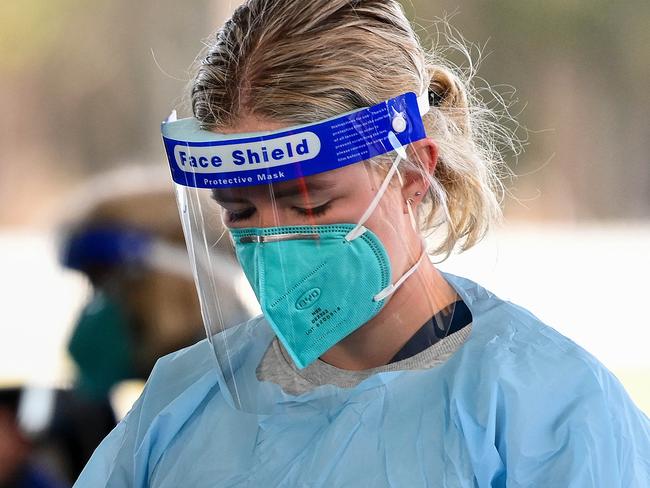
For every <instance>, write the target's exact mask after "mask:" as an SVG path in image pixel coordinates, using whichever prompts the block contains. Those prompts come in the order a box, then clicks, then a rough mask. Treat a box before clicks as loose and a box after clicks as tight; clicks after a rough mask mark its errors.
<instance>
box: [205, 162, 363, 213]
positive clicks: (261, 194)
mask: <svg viewBox="0 0 650 488" xmlns="http://www.w3.org/2000/svg"><path fill="white" fill-rule="evenodd" d="M368 177H369V175H368V172H367V170H366V168H365V165H364V164H360V163H356V164H352V165H349V166H345V167H343V168H338V169H335V170H332V171H326V172H324V173H318V174H315V175H311V176H305V177H303V178H297V179H294V180H289V181H281V182H277V183H270V184H266V185H254V186H244V187H238V188H220V189H214V190H212V196H213V197H214V199H215V200H217V201H218V202H225V203H226V202H240V201H248V200H251V199H260V198H269V197H273V198H276V199H277V198H292V197H294V198H295V197H307V196H310V195H317V194H334V193H338V192H346V191H348V190H352V189H354V187H355V184H356V185H358V184H359V183H360V182H362V181H364V180H368ZM367 184H368V183H367V182H365V183H364V185H367Z"/></svg>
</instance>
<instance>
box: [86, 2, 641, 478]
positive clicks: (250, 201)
mask: <svg viewBox="0 0 650 488" xmlns="http://www.w3.org/2000/svg"><path fill="white" fill-rule="evenodd" d="M191 93H192V103H193V105H192V108H193V115H194V117H192V118H189V119H182V120H174V117H171V118H170V119H169V120H168V121H167V123H165V124H164V125H163V129H162V130H163V138H164V142H165V148H166V150H167V154H168V158H169V162H170V166H171V169H172V176H173V179H174V181H175V183H176V192H177V200H178V206H179V212H180V216H181V219H182V221H183V224H184V230H185V237H186V240H187V243H188V249H189V251H190V256H191V259H192V261H193V263H194V266H195V269H196V270H197V271H196V273H197V285H198V292H199V296H200V299H201V300H200V301H201V305H202V306H203V307H204V308H203V311H204V313H203V315H204V319H205V321H206V328H207V332H208V338H207V340H205V341H202V342H200V343H198V344H196V345H194V346H192V347H189V348H185V349H183V350H180V351H177V352H175V353H173V354H170V355H168V356H166V357H164V358H162V359H161V360H159V361H158V362H157V364H156V366H155V368H154V370H153V372H152V374H151V376H150V378H149V380H148V382H147V386H146V387H145V390H144V391H143V394H142V395H141V397H140V398H139V400H138V401H137V403H136V405H135V406H134V408H133V410H132V411H131V412H130V413H129V415H128V416H127V417H126V418H125V419H124V420H123V421H122V422H120V424H119V425H118V426H117V427H116V428H115V429H114V430H113V431H112V432H111V434H110V435H109V436H108V437H107V438H106V439H105V440H104V441H103V442H102V444H101V445H100V447H99V448H98V449H97V451H96V452H95V454H94V455H93V457H92V458H91V460H90V462H89V464H88V465H87V466H86V468H85V469H84V471H83V472H82V474H81V476H80V477H79V479H78V481H77V485H76V486H79V487H93V486H137V487H140V486H158V487H163V486H165V487H172V486H205V487H214V486H405V487H414V486H446V487H447V486H448V487H456V486H481V487H488V486H489V487H493V486H581V487H582V486H607V487H612V486H617V487H629V486H639V487H645V486H648V485H649V484H650V421H649V420H648V418H647V417H646V416H645V415H644V414H643V413H642V412H640V411H639V410H638V408H637V407H636V406H635V405H634V404H633V402H632V401H631V399H630V398H629V396H628V395H627V393H626V392H625V390H624V388H623V387H622V385H621V384H620V383H619V382H618V380H617V379H616V378H615V377H614V376H613V375H612V374H611V373H610V372H609V371H608V370H607V369H606V368H605V367H604V366H603V365H602V364H600V363H599V362H598V361H597V360H596V359H595V358H594V357H593V356H591V355H590V354H589V353H587V352H586V351H585V350H583V349H582V348H580V347H579V346H577V345H576V344H574V343H573V342H571V341H570V340H568V339H567V338H565V337H563V336H562V335H561V334H559V333H558V332H557V331H555V330H553V329H551V328H550V327H548V326H546V325H545V324H543V323H542V322H541V321H540V320H539V319H538V318H537V317H535V316H534V315H533V314H532V313H530V312H529V311H527V310H525V309H524V308H522V307H520V306H518V305H515V304H513V303H511V302H508V301H505V300H502V299H500V298H499V297H497V296H496V295H494V294H493V293H491V292H490V291H489V290H487V289H485V288H483V287H482V286H481V285H479V284H478V283H475V282H473V281H472V280H470V279H467V278H462V277H459V276H455V275H452V274H449V273H442V272H440V271H438V270H437V269H436V267H435V266H434V263H432V262H431V261H430V260H429V259H428V256H427V252H426V249H425V248H424V246H423V243H422V237H423V236H424V235H428V234H429V233H430V232H432V231H434V230H446V232H445V233H444V234H443V240H442V242H441V243H440V244H439V246H438V247H437V248H436V249H434V251H433V253H432V254H434V255H442V256H445V257H447V256H449V254H450V253H451V252H452V251H453V250H454V249H455V248H456V246H460V248H461V250H466V249H469V248H470V247H472V246H473V245H475V244H476V243H477V242H478V241H479V240H480V239H481V238H482V237H483V236H484V235H485V233H486V232H487V229H488V228H489V227H490V226H491V225H492V224H494V223H495V222H496V221H498V218H499V216H500V209H499V204H500V200H499V198H498V193H499V188H500V181H499V179H500V177H501V176H502V175H501V174H500V172H499V171H500V168H501V166H502V164H503V159H502V158H503V155H502V154H501V153H500V152H499V150H498V149H499V148H500V147H501V146H500V145H499V144H497V142H504V141H503V140H500V141H499V137H500V136H501V137H503V136H504V135H505V142H506V143H510V144H512V140H511V139H509V135H508V134H507V131H505V132H504V129H503V127H501V126H500V125H499V124H495V123H494V117H495V113H494V112H493V111H492V110H490V109H489V108H488V107H487V106H486V105H485V104H484V103H483V102H482V101H481V100H480V99H479V98H477V97H476V93H475V92H474V91H473V88H472V84H471V79H468V78H467V77H465V76H464V75H463V73H462V72H459V71H458V70H456V69H455V68H454V67H453V66H452V65H450V64H449V63H447V62H446V61H445V60H444V59H442V58H441V57H440V56H438V55H437V53H435V52H434V53H426V52H425V51H424V50H423V48H422V46H421V45H420V43H419V42H418V39H417V38H416V36H415V35H414V33H413V31H412V28H411V26H410V24H409V22H408V21H407V20H406V18H405V16H404V13H403V11H402V9H401V7H400V5H399V4H398V3H397V2H395V1H392V0H382V1H378V0H369V1H364V0H361V1H343V0H314V1H310V2H299V1H296V0H275V1H273V0H249V1H247V2H246V3H245V4H244V5H243V6H241V7H239V8H238V9H237V10H236V11H235V13H234V14H233V16H232V18H231V19H230V20H229V21H228V22H226V24H225V25H224V26H223V28H221V29H220V30H219V31H218V32H217V33H216V35H215V36H214V38H213V39H212V40H211V42H210V43H209V45H208V47H207V53H206V55H205V57H204V58H203V59H202V61H201V63H200V66H199V68H198V72H197V74H196V76H195V78H194V81H193V84H192V92H191ZM387 155H389V156H387ZM211 200H212V201H211ZM219 215H221V216H222V218H223V220H224V222H225V224H226V225H227V227H228V231H229V237H230V240H231V242H232V244H233V245H234V247H235V249H236V253H237V257H238V260H239V262H240V264H241V266H242V268H243V269H244V271H245V273H246V276H247V278H248V279H249V281H250V283H251V285H252V287H253V289H254V291H255V293H256V295H257V298H258V300H259V302H260V305H261V307H262V310H263V315H261V316H258V317H256V318H254V319H252V320H250V321H248V322H245V323H242V324H240V325H238V326H234V327H233V324H232V323H229V322H227V321H226V320H224V318H223V313H222V310H223V308H224V307H225V306H226V305H227V304H228V299H227V298H226V297H224V296H223V295H221V294H220V292H219V290H218V289H217V288H216V287H214V286H213V285H214V279H213V278H214V276H215V275H214V272H215V269H216V268H215V267H213V266H206V262H207V263H209V261H210V258H209V256H210V252H211V249H212V248H213V246H214V245H216V244H218V243H220V242H222V239H220V238H217V239H216V240H215V239H214V238H213V237H211V230H212V229H213V228H214V225H215V224H214V222H215V220H216V219H217V218H218V216H219ZM223 240H225V241H227V240H226V239H223ZM215 358H216V362H215Z"/></svg>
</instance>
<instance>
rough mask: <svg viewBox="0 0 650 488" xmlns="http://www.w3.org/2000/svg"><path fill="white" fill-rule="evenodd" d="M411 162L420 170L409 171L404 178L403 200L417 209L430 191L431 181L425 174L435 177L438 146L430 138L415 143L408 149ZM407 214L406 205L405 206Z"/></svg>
mask: <svg viewBox="0 0 650 488" xmlns="http://www.w3.org/2000/svg"><path fill="white" fill-rule="evenodd" d="M408 155H409V160H410V161H412V162H413V164H414V165H415V166H417V167H418V169H412V168H411V169H409V170H408V171H406V172H405V173H404V174H403V176H404V185H403V186H402V198H403V200H404V202H406V201H407V200H409V199H410V200H409V202H410V203H411V207H413V208H415V207H417V206H418V205H419V204H420V202H422V199H423V198H424V196H425V195H426V192H427V190H428V189H429V186H430V185H429V181H428V180H427V179H426V178H425V174H428V175H431V176H433V174H434V172H435V170H436V164H437V162H438V145H437V144H436V143H435V141H434V140H433V139H431V138H430V137H426V138H424V139H420V140H419V141H416V142H413V143H411V144H410V145H409V147H408ZM404 208H405V210H404V212H405V213H406V211H407V210H406V204H405V205H404Z"/></svg>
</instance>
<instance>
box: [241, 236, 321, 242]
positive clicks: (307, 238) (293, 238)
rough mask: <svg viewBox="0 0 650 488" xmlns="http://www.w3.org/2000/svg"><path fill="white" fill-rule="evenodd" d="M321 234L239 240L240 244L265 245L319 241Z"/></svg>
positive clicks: (251, 237)
mask: <svg viewBox="0 0 650 488" xmlns="http://www.w3.org/2000/svg"><path fill="white" fill-rule="evenodd" d="M319 239H320V235H319V234H275V235H270V236H244V237H240V238H239V243H240V244H252V243H255V244H264V243H265V242H279V241H301V240H302V241H317V240H319Z"/></svg>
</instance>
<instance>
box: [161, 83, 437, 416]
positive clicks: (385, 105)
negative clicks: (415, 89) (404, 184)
mask: <svg viewBox="0 0 650 488" xmlns="http://www.w3.org/2000/svg"><path fill="white" fill-rule="evenodd" d="M428 110H429V99H428V94H427V93H425V94H424V95H421V96H419V97H418V96H417V95H415V94H414V93H406V94H403V95H400V96H397V97H395V98H392V99H390V100H387V101H384V102H382V103H379V104H377V105H374V106H372V107H367V108H363V109H360V110H356V111H353V112H350V113H346V114H343V115H340V116H337V117H334V118H331V119H327V120H324V121H320V122H317V123H312V124H306V125H301V126H295V127H289V128H283V129H280V130H275V131H269V132H257V133H236V134H220V133H214V132H209V131H204V130H201V129H200V127H199V124H198V121H197V120H196V119H194V118H189V119H182V120H175V114H172V116H170V118H169V119H168V120H167V121H166V122H164V123H163V125H162V135H163V142H164V145H165V150H166V153H167V157H168V160H169V163H170V167H171V173H172V178H173V180H174V184H175V189H176V196H177V201H178V207H179V213H180V217H181V220H182V224H183V230H184V233H185V238H186V241H187V247H188V251H189V255H190V261H191V263H192V269H193V273H194V279H195V281H196V286H197V289H198V293H199V298H200V303H201V308H202V314H203V318H204V323H205V328H206V333H207V337H208V341H209V343H210V345H211V346H212V349H213V351H214V355H215V357H216V360H217V368H216V369H217V374H218V379H219V384H220V388H221V390H222V393H223V395H224V397H225V398H226V400H227V401H228V402H229V403H231V404H232V405H233V406H235V407H236V408H242V409H245V410H248V411H252V412H258V413H271V412H277V410H278V409H281V408H288V407H289V406H290V405H291V402H292V401H293V397H292V396H291V395H290V394H288V393H286V392H285V391H283V390H282V389H281V388H280V387H279V386H278V385H277V384H274V383H273V382H271V381H264V380H261V379H260V365H261V364H262V363H263V361H264V357H265V354H266V353H267V351H268V350H269V347H270V345H271V343H272V342H273V341H274V340H277V341H279V343H280V345H281V347H282V350H283V352H284V353H285V354H286V356H287V358H288V360H290V361H291V362H292V363H293V365H294V366H295V368H296V369H297V370H298V371H300V370H303V369H305V368H308V367H309V366H310V365H312V364H313V363H314V362H316V361H319V358H320V357H321V356H322V355H323V354H324V353H326V352H327V351H328V350H330V349H331V348H332V347H333V346H335V345H337V344H339V343H340V342H341V341H343V340H344V339H345V338H347V337H348V336H350V335H351V334H353V333H354V332H355V331H357V330H358V329H359V328H360V327H362V326H363V325H364V324H366V323H367V322H368V321H370V320H371V319H373V317H376V316H377V314H379V313H380V312H381V310H382V308H383V307H384V306H385V304H386V303H387V302H388V301H389V300H390V299H391V296H392V295H393V294H394V293H395V291H396V290H398V289H399V288H400V286H401V285H402V284H403V283H404V282H405V281H406V280H407V279H408V278H409V277H410V276H411V275H412V274H413V273H414V272H415V271H416V270H417V268H418V266H419V265H420V264H421V263H422V261H423V259H425V256H426V253H425V251H424V245H423V243H422V242H421V241H418V242H417V243H416V247H417V249H411V251H412V252H411V253H410V254H409V253H407V252H405V249H403V248H406V247H408V246H407V244H406V234H408V232H407V231H406V230H405V229H403V228H402V227H400V224H399V222H397V221H398V220H399V221H401V220H404V217H403V214H404V212H402V210H401V208H402V207H403V205H404V199H403V198H399V199H398V198H397V197H396V196H395V195H396V192H392V193H391V195H392V196H391V197H389V189H390V188H394V187H397V188H398V189H399V187H400V186H401V185H400V183H401V181H402V175H401V174H400V163H401V162H403V161H405V160H407V159H408V157H409V156H407V154H414V151H412V150H409V145H410V144H412V143H413V142H415V141H418V140H421V139H423V138H425V137H426V134H425V129H424V126H423V122H422V116H423V115H424V114H425V113H426V112H427V111H428ZM377 161H382V164H379V163H377ZM398 191H399V190H398ZM390 198H393V200H394V201H390ZM407 203H408V202H407ZM396 207H399V210H398V212H399V214H400V215H402V217H401V218H395V216H396V215H397V214H395V213H391V208H393V209H395V208H396ZM407 207H408V213H409V214H410V215H407V216H406V222H407V223H408V225H409V227H411V228H410V229H408V230H409V231H410V232H412V233H417V232H416V230H415V229H414V227H415V219H414V217H413V214H412V210H411V207H410V205H407ZM224 224H225V226H226V228H227V231H226V233H225V234H224V235H222V236H221V237H220V239H228V240H229V241H230V242H231V243H232V245H233V247H234V250H235V253H236V255H237V259H238V261H239V264H240V265H241V268H242V270H243V273H244V275H245V276H246V279H247V281H248V283H249V284H250V286H251V288H252V290H253V292H254V294H255V296H256V297H257V300H258V301H259V305H260V308H261V311H262V315H261V316H258V317H256V318H254V319H252V320H251V321H249V322H247V323H244V324H231V323H227V322H225V321H224V314H223V313H222V310H224V309H226V308H227V307H228V303H225V302H224V298H223V297H224V296H225V295H224V293H223V291H222V290H221V285H220V283H222V282H223V276H222V275H223V273H224V272H227V273H232V274H233V280H234V279H236V273H234V272H232V271H231V270H224V269H222V268H221V265H220V263H219V262H214V261H213V254H212V253H211V250H212V249H213V248H214V247H215V246H216V245H217V242H218V241H216V242H215V239H214V237H210V236H213V235H214V229H217V228H221V227H222V226H223V225H224ZM413 235H414V234H410V236H411V237H412V236H413ZM412 240H413V239H411V241H412ZM409 245H410V247H411V248H413V244H412V243H411V244H409ZM366 383H367V382H366ZM339 394H345V393H344V392H343V391H342V390H338V389H336V388H318V389H316V390H314V391H313V392H310V393H309V394H307V395H303V396H302V397H301V398H303V400H304V399H306V400H309V401H326V399H327V398H330V399H331V397H332V395H334V396H336V395H339Z"/></svg>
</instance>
